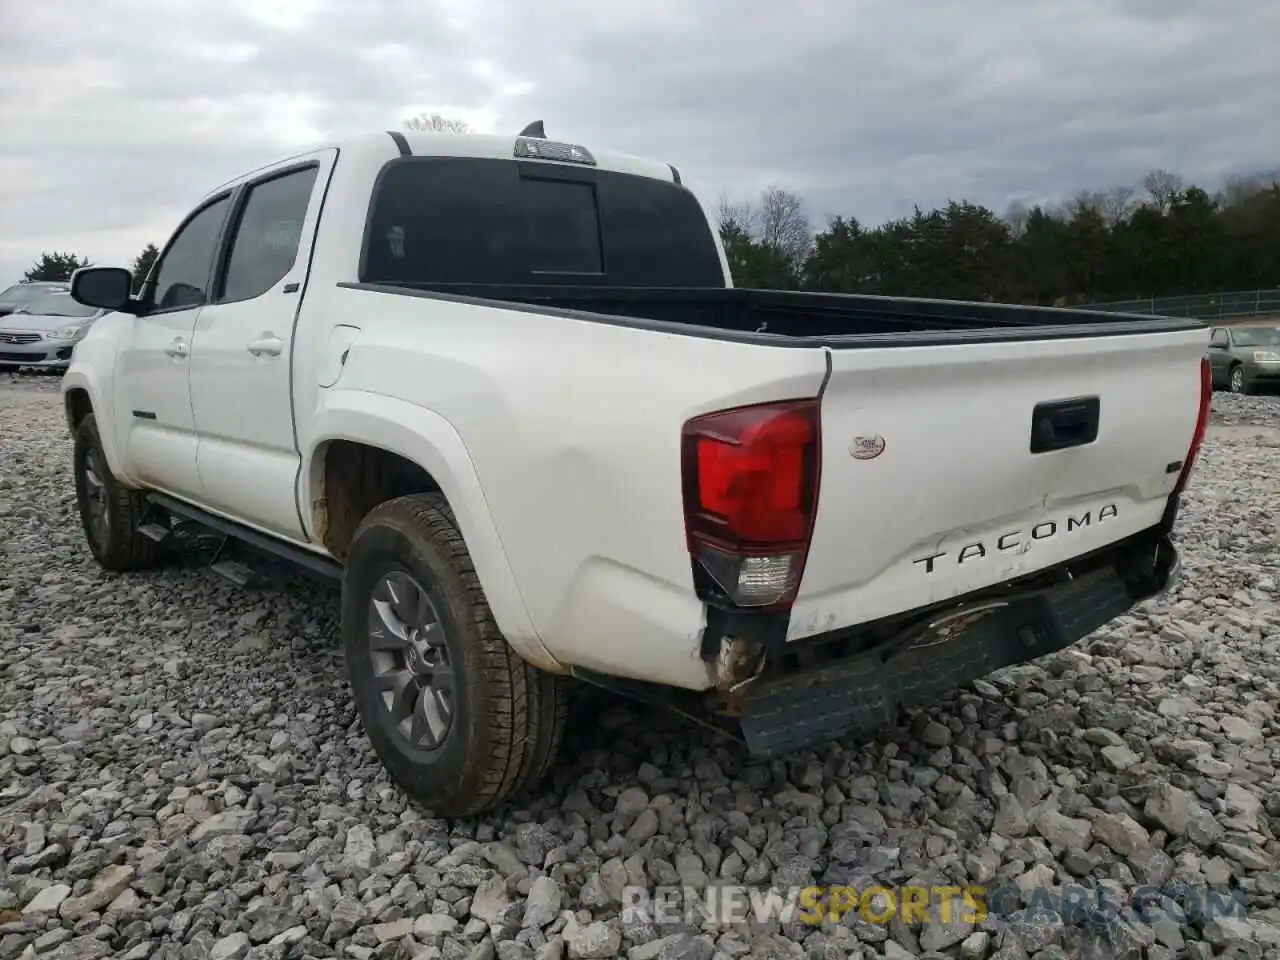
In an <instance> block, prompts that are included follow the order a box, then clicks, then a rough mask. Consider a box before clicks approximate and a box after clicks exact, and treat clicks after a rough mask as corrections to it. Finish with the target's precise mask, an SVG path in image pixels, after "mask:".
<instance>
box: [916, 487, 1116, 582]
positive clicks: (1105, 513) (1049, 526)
mask: <svg viewBox="0 0 1280 960" xmlns="http://www.w3.org/2000/svg"><path fill="white" fill-rule="evenodd" d="M1119 515H1120V511H1119V510H1118V509H1117V508H1116V505H1115V504H1114V503H1108V504H1107V505H1106V506H1104V507H1101V508H1099V510H1098V512H1097V514H1096V515H1095V514H1094V512H1093V511H1092V510H1086V511H1085V512H1084V513H1082V514H1080V515H1079V516H1076V517H1067V518H1066V519H1065V520H1042V521H1040V522H1039V523H1037V524H1036V525H1035V526H1034V527H1032V528H1031V529H1030V530H1010V531H1009V532H1008V533H1002V534H1000V536H998V537H997V538H996V539H995V540H993V541H991V540H989V541H986V542H984V541H982V540H975V541H973V542H972V543H966V544H965V545H964V546H963V547H961V548H960V549H959V550H957V551H956V552H955V553H954V554H952V553H951V552H950V551H948V550H943V551H942V552H941V553H932V554H930V555H929V556H927V557H919V558H917V559H915V560H912V561H911V562H912V563H915V564H919V565H920V566H922V567H924V572H925V573H933V572H934V570H935V569H936V568H937V562H938V561H939V560H942V559H943V558H945V557H951V556H954V557H955V562H956V565H957V566H958V565H960V564H962V563H968V562H970V561H972V560H980V559H982V558H984V557H987V556H990V555H991V554H1001V553H1013V552H1016V551H1018V550H1022V549H1025V545H1026V544H1027V543H1029V542H1030V541H1033V540H1052V539H1053V538H1054V537H1056V536H1058V535H1059V534H1068V533H1074V532H1076V531H1077V530H1080V529H1082V528H1084V527H1088V526H1092V525H1093V524H1094V523H1103V522H1104V521H1107V520H1112V519H1114V518H1115V517H1118V516H1119Z"/></svg>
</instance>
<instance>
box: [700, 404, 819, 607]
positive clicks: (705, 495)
mask: <svg viewBox="0 0 1280 960" xmlns="http://www.w3.org/2000/svg"><path fill="white" fill-rule="evenodd" d="M819 423H820V418H819V411H818V401H817V400H790V401H785V402H782V403H766V404H759V405H756V406H750V407H737V408H734V409H732V410H721V411H717V412H716V413H709V414H705V415H703V416H701V417H695V418H694V419H692V420H690V421H689V422H688V423H686V424H685V425H684V436H683V449H682V467H683V473H684V519H685V532H686V534H687V536H688V540H689V552H690V553H691V554H692V555H693V558H694V560H695V561H696V562H698V563H699V564H700V565H701V566H702V567H703V569H705V570H706V572H707V573H708V574H709V575H710V576H711V577H712V579H714V580H715V581H716V583H717V584H719V586H720V587H721V588H722V589H723V590H724V591H725V593H726V594H727V595H728V596H729V598H730V599H731V600H732V601H733V602H734V603H735V604H738V605H739V606H751V607H779V606H785V605H787V604H790V603H791V601H792V600H793V599H795V593H796V588H797V587H798V586H799V585H800V575H801V573H802V572H803V570H804V561H805V556H806V554H807V553H808V550H809V538H810V536H811V535H812V533H813V517H814V513H815V511H816V510H817V505H818V474H819V470H820V469H821V462H820V455H819V447H820V443H819V441H820V428H819Z"/></svg>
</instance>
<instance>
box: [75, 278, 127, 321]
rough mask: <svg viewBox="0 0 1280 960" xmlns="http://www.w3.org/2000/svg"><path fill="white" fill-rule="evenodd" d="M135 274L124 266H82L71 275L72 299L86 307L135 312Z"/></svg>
mask: <svg viewBox="0 0 1280 960" xmlns="http://www.w3.org/2000/svg"><path fill="white" fill-rule="evenodd" d="M132 290H133V274H131V273H130V272H129V271H128V270H126V269H125V268H124V267H81V268H80V269H79V270H77V271H76V272H75V273H73V274H72V275H71V299H72V300H74V301H75V302H76V303H80V304H84V306H86V307H99V308H101V309H103V310H123V311H124V312H126V313H132V312H133V309H132V308H133V306H134V304H133V302H132V300H131V298H130V293H131V291H132Z"/></svg>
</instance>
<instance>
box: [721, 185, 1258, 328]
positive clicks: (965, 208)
mask: <svg viewBox="0 0 1280 960" xmlns="http://www.w3.org/2000/svg"><path fill="white" fill-rule="evenodd" d="M719 229H720V237H721V240H722V241H723V242H724V246H725V253H726V255H727V257H728V259H729V264H730V267H731V269H732V271H733V276H734V281H735V283H737V284H738V285H739V286H744V287H766V288H772V289H789V290H822V291H830V292H841V293H868V294H879V295H885V296H918V297H938V298H942V299H954V300H989V301H999V302H1005V303H1036V304H1043V305H1058V306H1065V305H1070V304H1081V303H1098V302H1105V301H1108V300H1134V299H1142V298H1148V297H1169V296H1183V295H1188V294H1197V293H1213V292H1219V291H1226V290H1254V289H1265V288H1268V287H1278V286H1280V170H1276V171H1274V172H1270V173H1263V174H1256V175H1252V176H1238V177H1233V178H1231V179H1230V180H1228V182H1227V183H1226V185H1225V186H1224V187H1223V188H1222V189H1221V190H1219V191H1217V192H1216V193H1214V194H1212V195H1211V194H1210V193H1209V192H1208V191H1206V190H1204V189H1203V188H1201V187H1198V186H1196V185H1195V184H1189V183H1184V181H1183V180H1182V178H1181V177H1179V176H1177V175H1176V174H1173V173H1170V172H1168V171H1166V170H1153V171H1152V172H1151V173H1149V174H1148V175H1147V176H1146V177H1145V178H1144V179H1143V181H1142V184H1141V186H1140V188H1134V187H1116V188H1113V189H1111V190H1107V191H1087V192H1083V193H1080V194H1079V195H1077V196H1076V197H1074V198H1073V199H1071V200H1069V201H1067V202H1065V203H1059V204H1054V205H1034V206H1027V205H1025V204H1021V203H1014V204H1012V205H1011V206H1010V207H1009V208H1008V209H1007V210H1006V211H1005V213H1004V214H1003V215H1002V216H997V215H996V213H995V212H994V211H993V210H991V209H990V208H989V207H985V206H982V205H980V204H975V203H971V202H969V201H965V200H960V201H955V200H953V201H950V202H948V203H947V204H946V205H945V206H943V207H939V208H937V209H934V210H929V211H927V212H926V211H924V210H922V209H920V208H919V207H916V208H915V210H914V212H913V213H912V214H911V215H910V216H906V217H901V218H899V219H896V220H892V221H890V222H888V223H884V224H881V225H879V226H875V227H867V226H865V225H863V224H862V223H860V222H859V221H858V219H857V218H856V217H852V216H835V217H832V218H830V219H829V220H828V222H827V224H826V227H825V228H824V229H822V230H819V231H816V232H815V231H814V230H813V228H812V226H811V223H810V219H809V216H808V213H807V212H806V209H805V203H804V200H803V199H802V198H801V197H800V196H798V195H797V194H795V193H792V192H790V191H788V190H786V189H783V188H781V187H776V186H775V187H770V188H769V189H767V190H765V191H763V193H762V194H761V195H760V197H759V198H758V199H757V200H756V201H754V202H751V201H747V202H734V201H733V200H731V199H729V198H727V197H726V198H724V199H722V200H721V202H720V210H719Z"/></svg>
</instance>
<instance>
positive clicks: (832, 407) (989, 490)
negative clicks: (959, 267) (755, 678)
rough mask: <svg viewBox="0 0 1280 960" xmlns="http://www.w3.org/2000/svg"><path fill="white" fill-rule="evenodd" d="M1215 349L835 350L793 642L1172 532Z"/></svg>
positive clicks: (990, 346)
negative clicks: (1206, 359)
mask: <svg viewBox="0 0 1280 960" xmlns="http://www.w3.org/2000/svg"><path fill="white" fill-rule="evenodd" d="M1207 337H1208V333H1207V330H1203V329H1192V330H1184V331H1174V332H1158V333H1138V334H1129V335H1117V336H1098V337H1086V338H1079V339H1057V340H1052V339H1051V340H1038V341H1029V342H1028V341H1013V342H994V343H992V342H988V343H969V344H964V345H950V346H941V345H939V346H902V347H893V346H886V347H883V348H882V347H861V348H850V349H833V350H831V351H830V361H831V373H830V378H829V380H828V382H827V385H826V387H825V389H824V391H823V394H822V474H821V484H820V487H819V493H818V510H817V516H816V520H815V523H814V532H813V539H812V543H811V546H810V550H809V556H808V561H807V563H806V564H805V569H804V575H803V579H802V581H801V584H800V590H799V594H798V596H797V599H796V603H795V605H794V607H793V611H792V616H791V624H790V628H789V630H788V639H799V638H801V637H806V636H812V635H813V634H817V633H823V632H826V631H830V630H837V629H841V628H844V627H848V626H851V625H854V624H858V623H865V622H868V621H872V620H876V619H878V618H880V617H885V616H890V615H893V614H898V613H903V612H906V611H910V610H913V609H916V608H919V607H923V606H927V605H929V604H932V603H935V602H939V601H944V600H948V599H951V598H953V597H956V596H959V595H962V594H966V593H969V592H971V591H974V590H979V589H981V588H984V587H988V586H992V585H995V584H998V583H1000V582H1002V581H1005V580H1009V579H1011V578H1014V577H1019V576H1022V575H1025V574H1028V573H1033V572H1035V571H1037V570H1042V569H1044V568H1046V567H1050V566H1054V565H1056V564H1059V563H1062V562H1064V561H1067V560H1070V559H1072V558H1073V557H1077V556H1079V555H1081V554H1084V553H1087V552H1089V551H1091V550H1094V549H1097V548H1099V547H1104V546H1106V545H1107V544H1109V543H1113V542H1115V541H1117V540H1120V539H1123V538H1124V537H1126V536H1128V535H1130V534H1133V533H1137V532H1139V531H1141V530H1143V529H1146V528H1148V527H1151V526H1153V525H1155V524H1156V523H1158V522H1159V521H1160V519H1161V515H1162V514H1163V512H1164V508H1165V504H1166V503H1167V501H1168V498H1169V495H1170V493H1171V492H1172V490H1173V488H1174V485H1175V483H1176V482H1177V478H1178V471H1177V469H1175V468H1173V467H1171V465H1172V464H1177V463H1180V462H1181V461H1182V460H1183V458H1184V457H1185V456H1186V454H1187V449H1188V446H1189V445H1190V442H1191V439H1192V434H1193V433H1194V430H1195V425H1196V417H1197V413H1198V410H1199V402H1200V361H1201V358H1202V357H1203V356H1204V353H1205V349H1206V342H1207ZM1095 402H1096V406H1095ZM1037 409H1039V415H1038V417H1037V419H1038V421H1039V423H1040V426H1039V431H1038V436H1039V441H1038V443H1037V444H1033V411H1037ZM1095 411H1096V424H1097V435H1096V439H1093V440H1091V441H1089V439H1088V438H1089V434H1090V422H1091V418H1092V417H1093V415H1094V412H1095ZM1065 443H1074V445H1069V446H1062V444H1065ZM1033 445H1034V446H1037V447H1048V448H1049V449H1044V450H1040V451H1039V452H1033V450H1032V448H1033Z"/></svg>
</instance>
